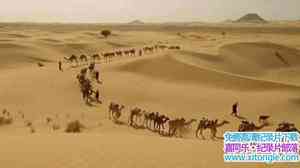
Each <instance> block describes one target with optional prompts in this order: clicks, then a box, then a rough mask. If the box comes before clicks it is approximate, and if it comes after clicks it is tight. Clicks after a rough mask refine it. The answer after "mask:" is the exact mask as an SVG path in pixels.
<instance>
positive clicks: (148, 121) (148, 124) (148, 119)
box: [143, 111, 155, 128]
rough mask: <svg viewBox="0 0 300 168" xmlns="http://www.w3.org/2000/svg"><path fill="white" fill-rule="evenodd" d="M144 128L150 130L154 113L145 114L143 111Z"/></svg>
mask: <svg viewBox="0 0 300 168" xmlns="http://www.w3.org/2000/svg"><path fill="white" fill-rule="evenodd" d="M143 113H144V126H145V127H146V128H151V123H152V122H154V119H155V113H154V112H151V113H150V112H146V111H144V112H143Z"/></svg>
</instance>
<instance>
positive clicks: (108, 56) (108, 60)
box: [103, 52, 115, 62]
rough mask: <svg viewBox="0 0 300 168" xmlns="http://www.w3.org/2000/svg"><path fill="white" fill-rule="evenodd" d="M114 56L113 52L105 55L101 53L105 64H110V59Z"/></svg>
mask: <svg viewBox="0 0 300 168" xmlns="http://www.w3.org/2000/svg"><path fill="white" fill-rule="evenodd" d="M114 56H115V53H114V52H107V53H103V57H104V59H105V62H111V61H112V58H113V57H114Z"/></svg>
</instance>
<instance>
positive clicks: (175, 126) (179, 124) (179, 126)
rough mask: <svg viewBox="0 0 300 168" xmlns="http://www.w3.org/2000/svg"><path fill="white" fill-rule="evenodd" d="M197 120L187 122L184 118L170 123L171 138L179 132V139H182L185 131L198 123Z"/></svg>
mask: <svg viewBox="0 0 300 168" xmlns="http://www.w3.org/2000/svg"><path fill="white" fill-rule="evenodd" d="M196 121H197V120H196V119H191V120H190V121H188V122H185V119H184V118H181V119H175V120H170V121H169V136H173V135H175V134H176V131H177V130H179V137H182V134H181V133H182V132H183V129H184V128H186V127H189V126H190V125H191V124H192V123H193V122H196Z"/></svg>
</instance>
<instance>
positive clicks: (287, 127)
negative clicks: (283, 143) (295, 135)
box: [275, 122, 300, 133]
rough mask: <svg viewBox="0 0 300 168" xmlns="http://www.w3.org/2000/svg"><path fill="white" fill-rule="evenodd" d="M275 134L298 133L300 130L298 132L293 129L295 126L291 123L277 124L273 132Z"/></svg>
mask: <svg viewBox="0 0 300 168" xmlns="http://www.w3.org/2000/svg"><path fill="white" fill-rule="evenodd" d="M275 131H276V132H299V133H300V130H298V129H297V128H296V127H295V124H293V123H288V122H281V123H279V124H278V127H277V128H276V130H275Z"/></svg>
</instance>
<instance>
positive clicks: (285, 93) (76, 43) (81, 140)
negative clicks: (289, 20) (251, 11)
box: [0, 23, 300, 168]
mask: <svg viewBox="0 0 300 168" xmlns="http://www.w3.org/2000/svg"><path fill="white" fill-rule="evenodd" d="M102 29H110V30H112V32H113V34H112V36H110V37H108V38H107V39H105V38H103V37H102V36H101V35H100V34H99V32H100V31H101V30H102ZM222 32H226V35H225V36H224V35H222ZM158 42H162V43H164V44H170V45H180V46H181V47H182V48H181V50H179V51H177V50H174V51H173V50H166V51H158V52H154V53H152V54H145V55H144V56H142V57H122V58H114V59H113V61H112V62H110V63H103V62H98V63H97V64H96V69H97V70H99V71H100V76H101V80H103V85H100V84H97V85H96V86H95V87H96V88H99V90H100V95H101V98H102V99H103V103H102V104H97V105H94V106H87V105H86V104H85V102H84V101H83V100H82V97H81V93H80V90H79V87H78V82H77V79H76V75H77V74H78V72H79V71H80V69H81V68H83V67H84V66H86V65H83V64H81V65H80V66H79V67H72V66H71V65H70V64H68V63H65V62H64V63H63V69H64V71H63V72H60V71H58V63H57V62H58V61H59V60H62V61H63V60H64V59H63V57H68V56H71V55H72V54H75V55H80V54H86V55H91V54H94V53H100V52H108V51H112V50H116V49H122V48H139V47H143V46H145V45H154V44H157V43H158ZM275 52H279V53H280V55H281V58H278V57H277V56H276V55H275V54H274V53H275ZM38 62H41V63H43V64H44V65H45V66H44V67H39V66H37V63H38ZM299 73H300V29H299V25H298V24H296V23H293V24H280V25H276V24H274V25H273V24H271V23H270V24H267V25H255V24H252V25H245V24H238V23H236V24H234V25H231V24H216V25H200V26H191V25H189V26H184V25H177V26H176V25H163V24H162V25H160V24H153V25H152V24H149V25H84V24H21V23H16V24H1V26H0V81H1V82H0V110H2V109H7V111H8V112H9V113H10V115H11V116H13V123H11V124H9V125H3V126H0V139H1V140H0V149H1V150H0V156H1V157H0V165H1V167H5V168H23V167H30V168H41V167H43V168H48V167H49V168H53V167H54V168H66V167H69V168H98V167H106V168H113V167H122V168H133V167H144V168H155V167H160V168H171V167H172V168H176V167H178V168H191V167H195V168H210V167H211V168H252V167H255V168H265V167H278V168H294V167H295V168H296V167H300V166H299V163H296V164H287V163H283V164H273V165H267V164H249V163H248V164H236V163H234V164H233V163H232V164H229V163H224V161H223V141H222V140H210V139H209V138H208V137H209V135H210V133H209V131H208V130H207V131H205V132H204V135H205V136H206V137H207V139H206V140H202V139H197V138H195V136H194V131H195V129H196V127H197V123H198V122H197V123H193V125H192V127H191V129H190V131H189V132H187V133H186V134H185V135H184V137H183V138H176V137H162V136H160V135H158V134H156V133H153V132H151V131H148V130H145V129H134V128H132V127H129V126H128V125H127V124H125V125H118V124H115V123H113V122H112V121H111V120H109V119H108V105H109V103H110V102H111V101H113V102H117V103H120V104H124V105H125V109H124V113H123V114H122V116H121V117H120V121H122V122H124V123H127V121H128V115H129V111H130V109H132V108H134V107H140V108H142V109H145V110H148V111H153V112H156V111H158V112H160V113H162V114H165V115H167V116H169V117H171V118H176V117H184V118H186V119H193V118H194V119H197V120H198V121H199V119H201V118H202V117H208V118H209V119H219V120H220V121H222V120H227V121H229V122H230V123H229V124H227V125H225V126H224V127H221V128H220V129H219V130H218V136H220V137H222V135H223V133H224V132H225V131H237V129H238V124H239V123H240V120H239V119H237V118H234V117H232V116H231V115H230V113H231V105H232V104H233V103H234V102H236V101H239V103H240V114H241V116H243V117H246V118H247V119H248V120H250V121H253V122H255V123H258V121H257V118H258V116H259V115H270V116H271V118H270V123H271V125H270V126H268V127H265V128H264V129H262V131H274V130H275V128H276V127H277V124H278V123H279V122H282V121H288V122H292V123H295V124H296V126H297V127H298V128H299V127H300V125H299V123H300V117H299V114H300V110H299V109H300V76H299ZM21 114H24V118H23V117H22V115H21ZM47 117H51V118H53V119H54V121H53V122H55V124H56V125H59V127H60V129H58V130H52V129H51V126H49V124H47V123H46V118H47ZM73 120H79V121H80V122H82V123H83V124H84V125H85V127H86V128H85V129H83V132H82V133H79V134H68V133H65V132H64V129H65V128H66V125H67V123H68V122H70V121H73ZM28 122H30V123H32V126H30V127H28V126H26V125H25V123H28ZM33 130H34V133H32V132H33Z"/></svg>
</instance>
